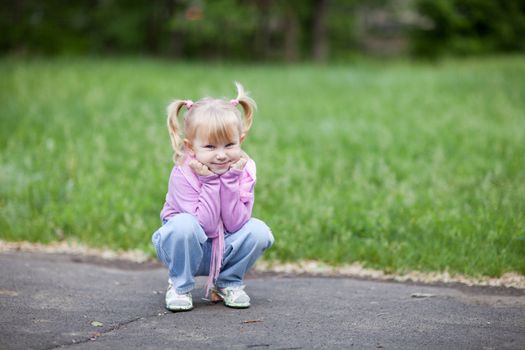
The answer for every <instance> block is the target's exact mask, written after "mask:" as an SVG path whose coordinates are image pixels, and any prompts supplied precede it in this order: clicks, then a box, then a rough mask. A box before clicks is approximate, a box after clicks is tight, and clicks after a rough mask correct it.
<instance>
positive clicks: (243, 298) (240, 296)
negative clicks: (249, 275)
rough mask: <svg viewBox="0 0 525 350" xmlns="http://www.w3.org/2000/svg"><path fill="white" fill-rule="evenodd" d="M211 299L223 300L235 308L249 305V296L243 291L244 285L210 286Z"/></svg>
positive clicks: (214, 300) (215, 300) (243, 307)
mask: <svg viewBox="0 0 525 350" xmlns="http://www.w3.org/2000/svg"><path fill="white" fill-rule="evenodd" d="M211 293H212V295H211V300H212V301H213V302H219V301H221V300H223V301H224V305H226V306H229V307H233V308H236V309H245V308H247V307H250V297H249V296H248V294H246V292H245V291H244V286H239V287H226V288H218V287H215V288H212V290H211Z"/></svg>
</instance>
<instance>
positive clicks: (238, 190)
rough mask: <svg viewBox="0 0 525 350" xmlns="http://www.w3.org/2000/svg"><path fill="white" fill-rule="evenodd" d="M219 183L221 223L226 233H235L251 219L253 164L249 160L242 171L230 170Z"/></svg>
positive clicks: (253, 181)
mask: <svg viewBox="0 0 525 350" xmlns="http://www.w3.org/2000/svg"><path fill="white" fill-rule="evenodd" d="M220 182H221V194H220V197H221V204H220V205H221V218H222V222H223V224H224V228H225V229H226V232H236V231H238V230H239V229H240V228H241V227H242V226H243V225H244V224H245V223H246V222H247V221H248V220H250V218H251V217H252V209H253V203H254V190H255V163H254V162H253V160H250V161H249V162H248V164H247V165H246V167H245V169H244V170H242V171H241V170H236V169H230V170H229V171H228V172H226V173H225V174H223V175H222V176H221V177H220Z"/></svg>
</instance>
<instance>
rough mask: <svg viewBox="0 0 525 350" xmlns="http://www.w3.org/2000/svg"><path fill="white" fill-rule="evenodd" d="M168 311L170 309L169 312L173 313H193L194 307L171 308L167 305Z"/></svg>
mask: <svg viewBox="0 0 525 350" xmlns="http://www.w3.org/2000/svg"><path fill="white" fill-rule="evenodd" d="M166 309H168V310H169V311H171V312H184V311H191V310H193V306H190V307H187V306H183V307H180V306H179V307H169V306H168V305H166Z"/></svg>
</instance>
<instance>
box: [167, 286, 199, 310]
mask: <svg viewBox="0 0 525 350" xmlns="http://www.w3.org/2000/svg"><path fill="white" fill-rule="evenodd" d="M166 309H168V310H170V311H189V310H191V309H193V300H192V297H191V293H186V294H177V291H176V290H175V288H174V287H173V284H171V283H170V284H168V290H167V291H166Z"/></svg>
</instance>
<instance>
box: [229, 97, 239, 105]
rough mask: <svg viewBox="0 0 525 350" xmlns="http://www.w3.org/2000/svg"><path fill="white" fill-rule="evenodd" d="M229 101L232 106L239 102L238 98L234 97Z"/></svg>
mask: <svg viewBox="0 0 525 350" xmlns="http://www.w3.org/2000/svg"><path fill="white" fill-rule="evenodd" d="M230 103H231V104H232V105H233V107H236V106H237V105H238V104H239V100H238V99H236V98H235V99H233V100H230Z"/></svg>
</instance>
